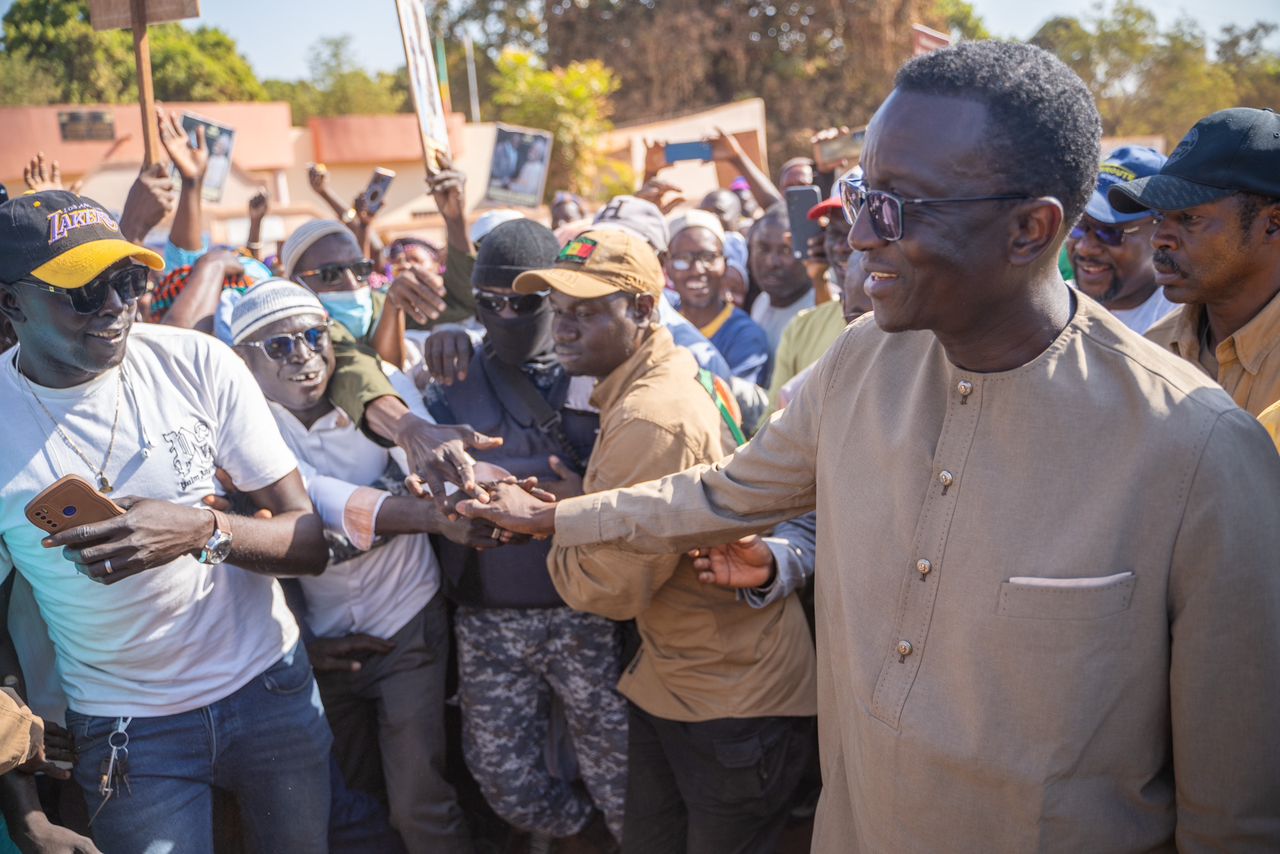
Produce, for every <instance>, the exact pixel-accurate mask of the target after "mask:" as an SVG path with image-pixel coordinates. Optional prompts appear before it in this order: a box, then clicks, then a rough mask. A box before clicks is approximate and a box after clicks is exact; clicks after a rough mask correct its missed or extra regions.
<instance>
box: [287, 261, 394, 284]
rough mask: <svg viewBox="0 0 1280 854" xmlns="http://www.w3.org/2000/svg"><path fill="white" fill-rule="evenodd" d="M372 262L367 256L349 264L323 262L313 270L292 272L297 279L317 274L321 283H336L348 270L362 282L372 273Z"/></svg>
mask: <svg viewBox="0 0 1280 854" xmlns="http://www.w3.org/2000/svg"><path fill="white" fill-rule="evenodd" d="M373 267H374V265H373V262H372V261H370V260H369V259H368V258H363V259H361V260H359V261H353V262H351V263H350V264H325V265H324V266H322V267H316V268H315V269H314V270H307V271H305V272H302V273H294V275H295V276H297V277H298V278H299V279H308V278H310V277H312V276H319V277H320V281H321V283H322V284H326V285H336V284H338V282H340V281H342V277H343V275H344V274H345V273H346V272H347V271H348V270H350V271H351V275H353V276H355V277H356V279H357V280H358V281H361V282H363V281H364V280H365V279H367V278H369V276H370V275H371V274H372V273H373Z"/></svg>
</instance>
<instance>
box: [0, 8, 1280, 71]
mask: <svg viewBox="0 0 1280 854" xmlns="http://www.w3.org/2000/svg"><path fill="white" fill-rule="evenodd" d="M971 2H972V3H973V5H974V7H975V8H976V9H977V11H978V14H979V15H980V16H982V18H983V20H985V21H986V23H987V27H988V28H989V29H990V30H991V31H992V32H994V33H995V34H997V35H1001V36H1013V37H1017V38H1027V37H1029V36H1030V35H1031V34H1032V33H1034V32H1035V31H1036V29H1037V28H1038V27H1039V26H1040V24H1042V23H1043V22H1044V21H1045V20H1047V19H1048V18H1051V17H1053V16H1054V15H1057V14H1069V15H1087V14H1089V13H1090V12H1091V11H1093V10H1094V8H1095V7H1096V2H1095V0H1051V2H1048V3H1037V2H1028V0H971ZM1140 2H1141V3H1142V4H1143V5H1144V6H1146V7H1148V8H1150V9H1153V10H1154V11H1155V12H1156V16H1157V18H1158V19H1159V20H1160V23H1161V24H1162V25H1167V24H1169V23H1171V22H1172V21H1174V20H1175V19H1176V18H1178V17H1179V16H1180V15H1184V14H1185V15H1187V16H1189V17H1191V18H1192V19H1194V20H1195V21H1196V22H1197V23H1199V24H1200V25H1201V26H1202V27H1203V28H1205V29H1206V30H1208V31H1209V32H1211V33H1217V31H1218V30H1219V29H1220V28H1221V27H1222V26H1223V25H1225V24H1237V25H1244V26H1247V25H1249V24H1252V23H1253V22H1254V21H1256V20H1258V19H1259V18H1262V17H1264V16H1267V15H1266V11H1265V10H1266V9H1267V7H1270V8H1271V9H1272V11H1271V14H1270V15H1269V16H1267V17H1270V18H1271V19H1272V20H1276V19H1277V18H1280V14H1277V12H1276V11H1275V6H1272V5H1271V4H1272V3H1274V2H1275V0H1172V2H1169V0H1140ZM11 5H12V0H0V13H3V11H7V10H8V8H9V6H11ZM200 6H201V11H202V13H203V17H202V18H201V22H202V23H207V24H209V25H211V26H216V27H220V28H222V29H223V30H226V31H227V32H228V33H230V34H231V35H232V37H234V38H235V39H236V41H237V42H238V43H239V44H240V48H241V50H242V52H243V53H244V54H245V55H246V56H247V57H248V58H249V62H250V63H251V64H252V65H253V69H254V71H255V72H256V73H257V74H258V76H259V77H261V78H273V77H274V78H283V79H297V78H301V77H305V76H307V55H308V54H307V52H308V49H309V47H310V46H311V45H312V44H314V43H315V41H316V40H317V39H320V38H323V37H326V36H336V35H344V34H347V35H350V36H351V37H352V40H353V47H354V49H355V54H356V56H357V57H358V58H359V60H360V62H361V63H362V64H363V65H364V66H365V67H366V68H368V69H370V70H375V71H378V70H391V69H393V68H396V67H398V66H400V65H403V64H404V53H403V50H402V49H401V47H400V40H399V33H398V31H397V27H396V16H395V3H394V2H393V0H358V2H352V0H201V3H200ZM1272 44H1280V38H1276V37H1273V39H1272Z"/></svg>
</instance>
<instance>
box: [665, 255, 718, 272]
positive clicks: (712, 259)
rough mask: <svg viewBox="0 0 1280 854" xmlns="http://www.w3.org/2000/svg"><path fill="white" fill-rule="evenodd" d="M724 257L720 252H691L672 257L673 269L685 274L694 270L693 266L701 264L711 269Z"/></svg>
mask: <svg viewBox="0 0 1280 854" xmlns="http://www.w3.org/2000/svg"><path fill="white" fill-rule="evenodd" d="M723 257H724V256H723V255H721V254H720V253H719V252H689V253H685V254H683V255H672V256H671V269H673V270H679V271H680V272H682V273H683V272H684V271H685V270H692V269H693V265H694V264H697V263H701V264H702V266H703V268H704V269H705V268H709V267H711V266H712V265H714V264H715V263H716V262H717V261H719V260H720V259H721V258H723Z"/></svg>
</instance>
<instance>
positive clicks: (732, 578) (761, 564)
mask: <svg viewBox="0 0 1280 854" xmlns="http://www.w3.org/2000/svg"><path fill="white" fill-rule="evenodd" d="M689 556H690V557H692V558H693V568H694V569H695V570H696V571H697V573H698V580H699V581H701V582H702V583H703V584H714V585H716V586H718V587H727V588H729V589H731V590H743V589H746V590H750V589H753V588H757V587H764V586H766V585H768V584H769V583H770V582H772V581H773V577H774V575H775V574H776V573H777V571H778V568H777V565H776V564H775V563H774V559H773V552H772V551H770V550H769V547H768V546H767V545H765V542H764V540H762V539H760V538H759V537H757V536H755V535H754V534H753V535H752V536H749V537H743V538H742V539H740V540H736V541H734V542H732V543H726V544H725V545H722V546H715V547H713V548H709V549H694V550H693V551H691V552H689Z"/></svg>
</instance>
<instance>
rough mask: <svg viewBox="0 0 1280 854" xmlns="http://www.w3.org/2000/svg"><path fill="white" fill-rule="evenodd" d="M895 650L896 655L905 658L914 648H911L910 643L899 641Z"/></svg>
mask: <svg viewBox="0 0 1280 854" xmlns="http://www.w3.org/2000/svg"><path fill="white" fill-rule="evenodd" d="M897 650H898V655H901V656H903V657H906V656H908V655H910V654H911V653H912V651H913V650H914V647H912V646H911V641H905V640H900V641H898V646H897Z"/></svg>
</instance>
